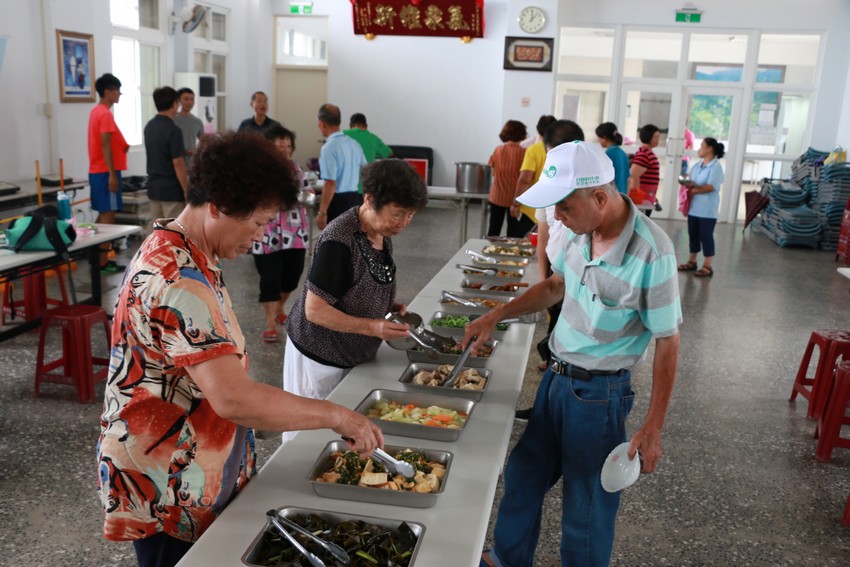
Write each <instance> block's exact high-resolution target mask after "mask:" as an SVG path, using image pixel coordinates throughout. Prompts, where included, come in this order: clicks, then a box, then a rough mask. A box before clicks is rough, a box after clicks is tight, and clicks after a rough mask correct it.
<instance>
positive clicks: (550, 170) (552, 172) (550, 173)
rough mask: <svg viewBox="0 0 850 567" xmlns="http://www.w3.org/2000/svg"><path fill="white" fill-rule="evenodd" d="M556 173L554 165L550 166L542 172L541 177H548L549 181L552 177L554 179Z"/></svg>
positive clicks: (556, 169)
mask: <svg viewBox="0 0 850 567" xmlns="http://www.w3.org/2000/svg"><path fill="white" fill-rule="evenodd" d="M556 173H558V168H557V167H555V166H554V165H550V166H549V167H547V168H546V170H545V171H544V172H543V175H545V176H546V177H548V178H549V179H552V178H553V177H555V174H556Z"/></svg>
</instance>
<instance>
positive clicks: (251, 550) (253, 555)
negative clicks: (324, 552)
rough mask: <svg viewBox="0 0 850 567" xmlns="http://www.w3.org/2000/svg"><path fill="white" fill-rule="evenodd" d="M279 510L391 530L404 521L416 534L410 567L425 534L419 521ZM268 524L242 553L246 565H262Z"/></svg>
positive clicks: (290, 514)
mask: <svg viewBox="0 0 850 567" xmlns="http://www.w3.org/2000/svg"><path fill="white" fill-rule="evenodd" d="M277 511H278V514H279V515H281V516H283V517H284V518H287V519H290V520H291V519H292V518H293V517H296V516H306V515H308V514H315V515H316V516H319V517H321V518H323V519H324V520H327V521H328V522H332V523H334V524H339V523H340V522H346V521H361V522H366V523H368V524H372V525H375V526H378V527H380V528H385V529H389V530H398V527H399V526H400V525H401V524H402V522H404V523H406V524H407V525H408V526H410V529H411V530H412V531H413V534H414V535H415V536H416V545H415V546H414V547H413V553H412V554H411V556H410V561H409V562H408V566H409V567H413V565H414V564H415V563H416V556H417V555H419V550H420V548H421V547H422V536H423V535H424V534H425V526H424V525H423V524H420V523H419V522H410V521H405V520H394V519H390V518H378V517H375V516H359V515H357V514H343V513H341V512H330V511H328V510H312V509H309V508H298V507H295V506H283V507H281V508H278V509H277ZM260 514H262V510H260V511H259V512H258V513H257V518H259V517H260ZM267 526H268V524H266V526H265V527H263V529H262V530H260V533H258V534H257V537H255V538H254V541H252V542H251V545H249V546H248V549H247V550H245V553H243V554H242V563H244V564H245V565H248V566H249V567H261V564H260V563H257V562H256V561H257V555H258V552H259V551H260V549H261V546H262V542H263V535H264V534H265V533H266V531H267V529H268V527H267ZM272 533H275V532H272ZM311 550H312V548H311Z"/></svg>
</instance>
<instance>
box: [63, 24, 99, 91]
mask: <svg viewBox="0 0 850 567" xmlns="http://www.w3.org/2000/svg"><path fill="white" fill-rule="evenodd" d="M56 45H57V47H58V49H59V100H60V101H62V102H94V100H95V96H94V93H95V90H94V76H95V74H94V36H93V35H91V34H83V33H76V32H69V31H64V30H56Z"/></svg>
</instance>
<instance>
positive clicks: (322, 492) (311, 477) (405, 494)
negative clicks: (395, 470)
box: [307, 440, 453, 508]
mask: <svg viewBox="0 0 850 567" xmlns="http://www.w3.org/2000/svg"><path fill="white" fill-rule="evenodd" d="M405 449H413V450H414V451H419V452H420V453H422V454H423V455H425V457H426V458H427V459H428V460H429V461H435V462H437V463H440V464H441V465H444V466H445V467H446V474H445V475H444V476H443V478H442V479H441V481H440V489H439V490H438V491H437V492H429V493H422V492H412V491H402V490H387V489H383V488H372V487H368V486H356V485H355V486H352V485H350V484H336V483H333V482H322V481H320V480H316V479H317V478H319V477H321V476H322V474H323V473H325V472H327V471H329V470H330V469H332V468H333V465H334V463H333V458H332V457H331V455H332V454H333V453H335V452H337V451H343V452H344V451H347V450H348V444H347V443H346V442H345V441H342V440H338V441H331V442H330V443H328V444H327V445H325V448H324V449H323V450H322V452H321V453H320V454H319V456H318V458H317V459H316V462H315V463H314V464H313V468H311V469H310V472H309V473H307V480H308V481H310V484H312V485H313V492H315V493H316V494H318V495H319V496H323V497H325V498H338V499H340V500H354V501H356V502H369V503H372V504H388V505H390V506H408V507H410V508H431V507H432V506H434V504H436V503H437V498H438V497H439V496H440V495H441V494H442V493H443V491H444V490H445V487H446V482H447V481H448V479H449V471H450V469H451V466H452V458H453V455H452V454H451V453H450V452H448V451H437V450H431V449H420V448H417V447H411V446H409V445H386V446H384V450H385V451H386V452H387V453H389V454H390V455H393V456H394V455H395V454H396V452H398V451H403V450H405Z"/></svg>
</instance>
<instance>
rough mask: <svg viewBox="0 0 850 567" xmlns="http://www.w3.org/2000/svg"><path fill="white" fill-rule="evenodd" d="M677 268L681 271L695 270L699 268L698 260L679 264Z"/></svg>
mask: <svg viewBox="0 0 850 567" xmlns="http://www.w3.org/2000/svg"><path fill="white" fill-rule="evenodd" d="M676 269H678V270H679V271H680V272H693V271H694V270H696V269H697V263H696V262H685V263H684V264H679V266H678V267H677V268H676Z"/></svg>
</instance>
